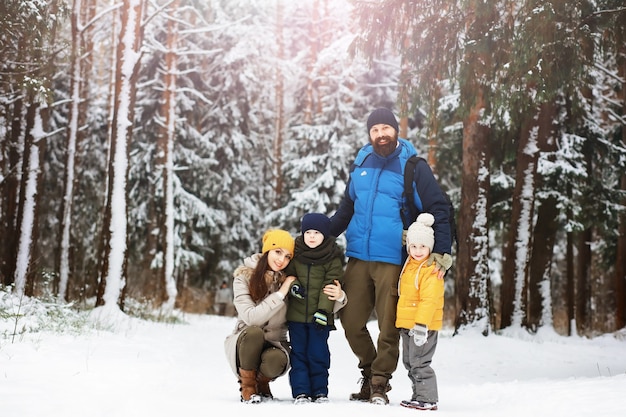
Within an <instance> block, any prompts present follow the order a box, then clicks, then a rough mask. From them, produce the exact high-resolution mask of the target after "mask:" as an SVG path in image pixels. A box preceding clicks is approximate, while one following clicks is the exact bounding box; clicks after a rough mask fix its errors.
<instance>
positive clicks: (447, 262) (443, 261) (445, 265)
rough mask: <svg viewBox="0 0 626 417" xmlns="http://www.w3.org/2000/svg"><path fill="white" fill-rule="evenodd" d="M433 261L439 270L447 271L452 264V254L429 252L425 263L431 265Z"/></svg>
mask: <svg viewBox="0 0 626 417" xmlns="http://www.w3.org/2000/svg"><path fill="white" fill-rule="evenodd" d="M433 262H434V263H435V264H436V265H437V268H438V269H439V270H441V271H447V270H448V269H450V267H451V266H452V256H450V254H449V253H444V254H443V255H442V254H440V253H431V254H430V256H429V257H428V261H426V265H428V266H431V265H432V264H433Z"/></svg>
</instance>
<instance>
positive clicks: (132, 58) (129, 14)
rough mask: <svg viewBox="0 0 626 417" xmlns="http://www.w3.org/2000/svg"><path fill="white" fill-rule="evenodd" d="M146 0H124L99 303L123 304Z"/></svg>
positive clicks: (97, 301) (103, 304)
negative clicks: (129, 184) (130, 173)
mask: <svg viewBox="0 0 626 417" xmlns="http://www.w3.org/2000/svg"><path fill="white" fill-rule="evenodd" d="M142 10H143V0H124V3H123V6H122V9H121V16H122V20H121V21H122V26H121V30H120V37H119V48H118V52H117V60H116V74H117V78H116V82H115V94H114V107H113V117H112V122H111V123H112V126H111V127H112V128H111V151H110V152H111V155H110V160H109V167H108V187H107V203H106V209H105V215H104V227H103V230H102V233H103V236H104V239H103V240H104V242H106V244H105V245H104V252H103V259H102V270H101V279H100V282H99V285H98V294H97V299H96V306H109V307H112V306H113V305H118V306H119V307H122V308H123V293H124V292H123V291H124V287H125V284H126V282H125V281H126V264H127V240H128V235H127V206H128V190H127V179H128V155H129V153H128V149H129V146H130V142H131V138H132V127H133V120H134V103H135V97H136V81H137V72H138V68H139V61H140V55H139V48H140V45H141V42H142V39H143V36H142V31H141V17H142Z"/></svg>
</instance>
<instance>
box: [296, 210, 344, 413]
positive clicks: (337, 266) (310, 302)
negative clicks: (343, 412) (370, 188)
mask: <svg viewBox="0 0 626 417" xmlns="http://www.w3.org/2000/svg"><path fill="white" fill-rule="evenodd" d="M301 231H302V234H301V235H300V236H298V237H297V238H296V248H295V254H294V259H293V260H292V261H291V262H290V263H289V265H288V267H287V269H286V270H285V273H286V274H287V275H295V276H296V278H297V280H296V282H294V284H293V285H292V287H291V290H290V295H289V303H288V306H287V327H288V330H289V340H290V342H291V354H290V361H291V370H290V371H289V382H290V384H291V393H292V395H293V397H294V398H295V401H294V403H295V404H303V403H310V402H312V401H313V402H316V403H325V402H328V370H329V368H330V350H329V349H328V336H329V333H330V331H331V330H334V329H335V326H334V323H333V315H334V313H335V312H337V311H338V310H340V309H341V308H342V307H343V306H344V305H345V304H346V302H347V298H346V294H345V293H344V292H343V290H342V289H341V279H342V277H343V264H344V253H343V250H342V249H341V248H340V247H339V246H338V245H337V243H336V241H335V237H333V236H331V235H330V219H329V218H328V217H327V216H325V215H323V214H321V213H308V214H306V215H305V216H304V217H303V218H302V225H301Z"/></svg>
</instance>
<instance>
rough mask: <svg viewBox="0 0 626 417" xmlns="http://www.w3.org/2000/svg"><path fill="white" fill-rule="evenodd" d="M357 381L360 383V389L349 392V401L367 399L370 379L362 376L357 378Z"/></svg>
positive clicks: (368, 398)
mask: <svg viewBox="0 0 626 417" xmlns="http://www.w3.org/2000/svg"><path fill="white" fill-rule="evenodd" d="M359 382H360V383H361V390H360V391H359V392H353V393H352V394H350V401H369V400H370V379H369V378H368V377H366V376H362V377H361V379H359Z"/></svg>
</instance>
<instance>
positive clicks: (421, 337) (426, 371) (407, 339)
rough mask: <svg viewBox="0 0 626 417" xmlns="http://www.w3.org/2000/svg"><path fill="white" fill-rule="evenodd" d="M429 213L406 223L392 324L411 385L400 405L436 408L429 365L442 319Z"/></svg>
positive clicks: (440, 286)
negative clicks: (410, 392)
mask: <svg viewBox="0 0 626 417" xmlns="http://www.w3.org/2000/svg"><path fill="white" fill-rule="evenodd" d="M434 221H435V219H434V217H433V216H432V215H431V214H430V213H422V214H420V215H419V216H418V217H417V220H415V222H414V223H413V224H412V225H411V226H410V227H409V229H408V231H407V235H406V248H407V252H408V253H409V256H408V258H407V260H406V262H405V263H404V267H403V268H402V272H401V274H400V280H399V281H398V293H399V294H400V298H399V299H398V307H397V315H396V327H397V328H399V329H400V337H401V341H402V363H403V364H404V367H405V368H406V369H407V371H408V375H409V379H410V380H411V383H412V386H413V395H412V396H411V399H410V400H404V401H402V402H401V403H400V405H402V406H403V407H407V408H413V409H419V410H436V409H437V401H438V400H439V398H438V393H437V377H436V375H435V371H434V370H433V368H431V366H430V364H431V362H432V359H433V356H434V354H435V349H436V347H437V335H438V331H439V330H441V326H442V322H443V295H444V282H443V279H440V278H439V277H438V276H437V272H438V270H437V269H436V263H434V262H432V261H430V260H429V259H430V254H431V252H432V250H433V246H434V243H435V238H434V233H433V229H432V227H431V226H432V225H433V223H434Z"/></svg>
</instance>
